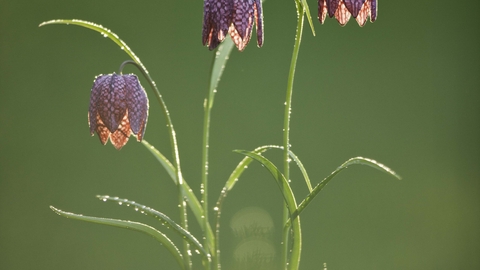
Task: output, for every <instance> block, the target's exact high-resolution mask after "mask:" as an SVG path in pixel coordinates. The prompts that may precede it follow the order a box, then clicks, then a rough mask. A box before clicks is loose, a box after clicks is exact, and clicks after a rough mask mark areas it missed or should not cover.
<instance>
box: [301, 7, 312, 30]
mask: <svg viewBox="0 0 480 270" xmlns="http://www.w3.org/2000/svg"><path fill="white" fill-rule="evenodd" d="M301 5H302V7H303V12H304V13H305V15H306V16H307V20H308V24H309V25H310V29H312V34H313V35H314V36H315V27H313V22H312V15H310V8H309V7H308V3H307V0H301Z"/></svg>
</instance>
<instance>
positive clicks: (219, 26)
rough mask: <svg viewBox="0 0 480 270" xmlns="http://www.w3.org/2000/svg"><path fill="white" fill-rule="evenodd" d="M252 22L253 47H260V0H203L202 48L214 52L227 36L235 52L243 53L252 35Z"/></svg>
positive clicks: (261, 14) (261, 36)
mask: <svg viewBox="0 0 480 270" xmlns="http://www.w3.org/2000/svg"><path fill="white" fill-rule="evenodd" d="M254 22H255V27H256V32H257V45H258V47H262V45H263V13H262V1H261V0H204V4H203V33H202V41H203V45H206V46H208V48H209V49H210V50H213V49H215V48H216V47H217V46H218V45H219V44H220V43H221V42H222V41H223V40H224V39H225V37H226V36H227V35H230V36H231V37H232V40H233V42H234V43H235V45H236V46H237V48H238V50H239V51H243V50H244V49H245V47H246V46H247V44H248V42H249V41H250V38H251V36H252V30H253V24H254Z"/></svg>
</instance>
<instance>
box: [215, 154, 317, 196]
mask: <svg viewBox="0 0 480 270" xmlns="http://www.w3.org/2000/svg"><path fill="white" fill-rule="evenodd" d="M270 149H280V150H283V146H279V145H264V146H260V147H257V148H256V149H255V150H253V152H254V153H256V154H261V153H263V152H265V151H267V150H270ZM288 153H289V155H290V157H291V158H292V159H293V161H295V163H296V164H297V166H298V168H299V169H300V171H301V172H302V175H303V177H304V179H305V182H306V184H307V187H308V190H309V191H310V192H311V191H312V184H311V181H310V178H309V177H308V173H307V170H306V169H305V167H304V166H303V164H302V162H301V161H300V159H299V158H298V157H297V155H295V153H293V152H292V151H291V150H289V152H288ZM251 162H252V158H251V157H249V156H246V157H244V158H243V159H242V161H240V163H238V165H237V167H235V169H234V170H233V171H232V173H231V174H230V177H229V178H228V180H227V182H226V183H225V186H224V189H223V190H224V191H230V190H231V189H232V188H233V186H234V185H235V183H236V182H237V181H238V179H239V178H240V176H241V175H242V173H243V172H244V171H245V169H246V168H248V165H249V164H250V163H251Z"/></svg>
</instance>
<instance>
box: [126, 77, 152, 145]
mask: <svg viewBox="0 0 480 270" xmlns="http://www.w3.org/2000/svg"><path fill="white" fill-rule="evenodd" d="M123 78H124V79H125V84H126V85H125V88H126V91H127V111H128V120H129V123H130V128H131V129H132V132H133V134H135V135H137V139H138V140H139V141H141V140H142V138H143V134H144V132H145V126H146V124H147V117H148V98H147V94H146V93H145V90H144V89H143V87H142V86H141V85H140V82H139V81H138V78H137V76H136V75H133V74H129V75H124V76H123Z"/></svg>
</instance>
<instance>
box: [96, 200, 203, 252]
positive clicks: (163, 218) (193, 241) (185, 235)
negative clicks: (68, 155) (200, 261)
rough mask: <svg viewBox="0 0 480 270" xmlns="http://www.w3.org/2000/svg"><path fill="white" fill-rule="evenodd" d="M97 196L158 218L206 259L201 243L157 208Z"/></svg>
mask: <svg viewBox="0 0 480 270" xmlns="http://www.w3.org/2000/svg"><path fill="white" fill-rule="evenodd" d="M97 198H98V199H100V200H102V201H104V202H105V201H113V202H116V203H118V204H119V205H124V206H128V207H132V208H133V209H135V211H138V212H140V213H142V214H146V215H149V216H152V217H154V218H156V219H158V220H160V222H161V223H162V224H163V225H165V226H166V227H167V229H171V230H173V231H174V232H175V233H177V234H178V235H180V236H181V237H182V238H183V239H185V240H187V241H188V242H189V243H190V244H192V245H193V246H194V247H195V250H196V251H197V252H198V253H199V254H201V255H202V256H204V258H205V259H208V255H207V252H206V251H205V249H204V248H203V246H202V244H200V242H199V241H198V240H197V239H196V238H195V237H194V236H193V235H192V234H191V233H190V232H189V231H187V230H185V229H184V228H182V227H181V226H180V225H178V224H177V223H176V222H175V221H173V220H172V219H171V218H170V217H168V216H167V215H165V214H163V213H161V212H159V211H157V210H155V209H153V208H151V207H148V206H145V205H142V204H139V203H136V202H134V201H129V200H127V199H122V198H119V197H110V196H108V195H103V196H100V195H98V196H97Z"/></svg>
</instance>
